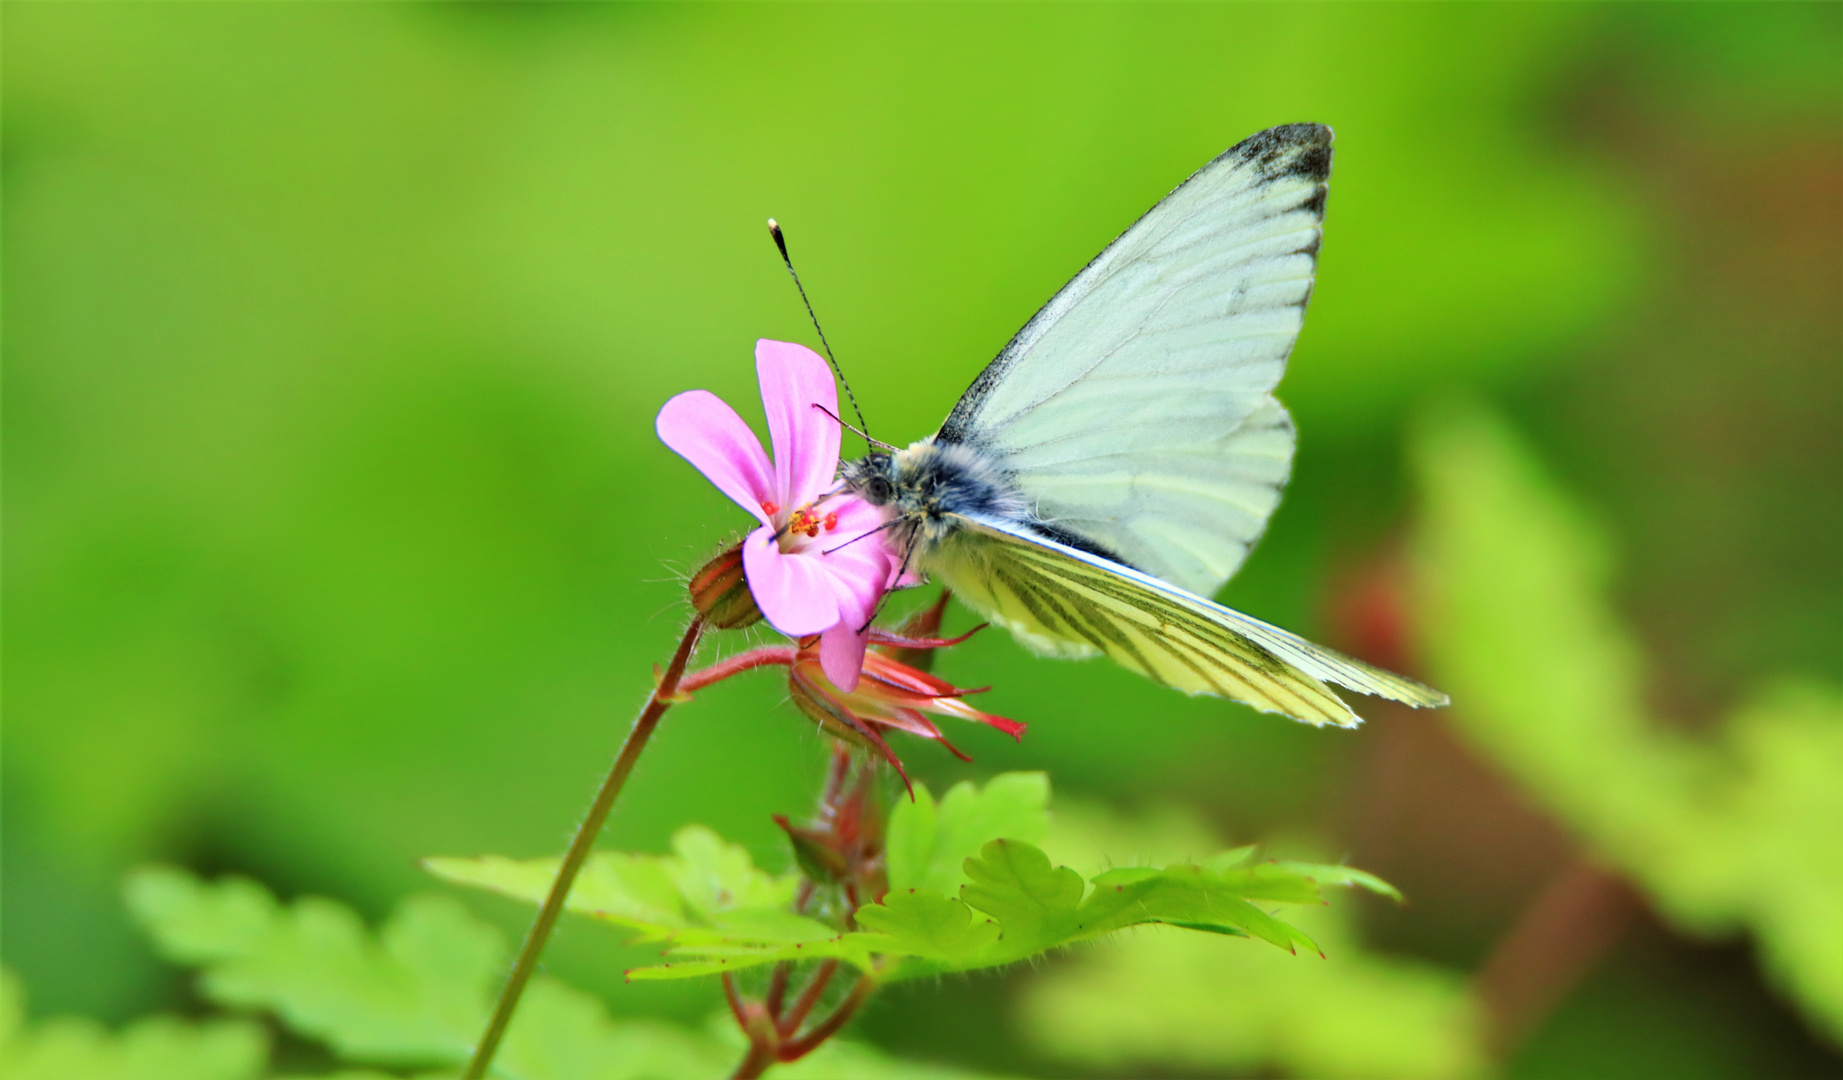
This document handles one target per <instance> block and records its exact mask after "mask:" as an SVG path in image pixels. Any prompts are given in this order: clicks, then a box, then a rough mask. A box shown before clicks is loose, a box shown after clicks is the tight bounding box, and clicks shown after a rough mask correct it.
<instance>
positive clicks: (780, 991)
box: [762, 960, 793, 1028]
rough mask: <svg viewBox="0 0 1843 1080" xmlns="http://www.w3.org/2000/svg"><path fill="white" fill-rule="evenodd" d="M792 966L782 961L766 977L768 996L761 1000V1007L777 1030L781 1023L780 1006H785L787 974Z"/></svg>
mask: <svg viewBox="0 0 1843 1080" xmlns="http://www.w3.org/2000/svg"><path fill="white" fill-rule="evenodd" d="M792 968H793V965H791V964H789V963H788V962H787V961H785V960H783V961H781V962H780V963H778V964H776V965H774V974H773V975H771V976H769V977H768V996H767V997H766V998H764V999H762V1005H763V1006H764V1007H765V1008H767V1010H768V1017H769V1019H771V1020H773V1021H774V1022H775V1026H776V1027H777V1028H778V1027H779V1026H780V1023H781V1006H783V1005H785V1004H787V973H788V972H789V971H791V970H792Z"/></svg>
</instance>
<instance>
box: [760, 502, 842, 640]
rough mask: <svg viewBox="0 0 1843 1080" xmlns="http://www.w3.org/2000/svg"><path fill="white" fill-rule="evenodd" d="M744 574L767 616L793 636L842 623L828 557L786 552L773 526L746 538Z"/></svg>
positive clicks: (785, 632) (764, 614) (780, 628)
mask: <svg viewBox="0 0 1843 1080" xmlns="http://www.w3.org/2000/svg"><path fill="white" fill-rule="evenodd" d="M742 573H743V576H744V577H745V578H746V579H747V580H748V583H749V592H750V593H751V594H753V595H754V597H755V606H756V607H759V608H761V609H762V617H763V618H765V619H767V620H768V624H769V625H770V626H772V627H774V628H775V629H776V630H779V631H780V632H781V633H783V634H786V635H787V636H788V637H791V638H798V637H805V636H806V635H808V634H817V633H819V632H820V631H822V630H825V629H827V628H828V627H831V626H832V625H834V624H835V623H837V622H838V618H839V614H838V599H837V595H838V589H837V587H836V586H835V585H833V583H832V578H831V575H830V574H828V573H827V572H826V568H825V566H824V564H823V563H822V561H821V560H819V559H817V558H814V557H813V556H811V555H788V554H783V553H782V551H781V548H780V545H779V544H778V543H776V542H775V539H774V529H773V528H772V527H763V528H760V529H756V530H755V531H754V532H752V533H750V534H749V537H748V539H747V540H745V541H743V545H742Z"/></svg>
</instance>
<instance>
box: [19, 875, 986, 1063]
mask: <svg viewBox="0 0 1843 1080" xmlns="http://www.w3.org/2000/svg"><path fill="white" fill-rule="evenodd" d="M681 857H683V858H684V859H685V863H684V868H690V867H698V868H701V869H702V870H703V871H708V872H710V873H711V874H712V877H711V879H710V880H711V881H713V882H716V883H717V884H716V885H713V886H711V887H709V888H705V889H703V890H702V895H703V896H704V897H705V898H706V899H707V900H709V901H711V902H712V903H713V905H716V906H720V904H721V893H722V892H723V891H724V890H725V889H732V888H733V889H735V892H734V893H732V895H746V896H748V898H749V899H751V900H752V901H759V900H760V899H762V894H760V893H754V894H750V893H749V892H748V890H749V889H750V888H752V887H753V884H759V880H758V879H756V878H754V877H753V876H752V874H753V873H754V871H752V870H751V869H750V868H748V867H746V865H744V864H739V863H738V862H737V861H736V860H735V859H734V857H733V852H732V851H731V850H730V849H729V848H728V847H727V846H726V845H721V844H714V845H713V844H706V843H703V842H702V840H698V839H694V840H693V842H692V843H690V844H687V845H685V849H684V850H682V851H681ZM512 865H517V864H512ZM726 883H727V884H726ZM752 883H753V884H752ZM775 887H776V888H778V885H777V886H775ZM674 888H675V889H682V891H681V892H679V893H678V894H677V895H680V896H683V895H685V894H687V893H689V894H692V895H698V894H699V887H697V886H694V885H692V884H690V883H688V882H684V881H683V880H682V879H680V880H679V881H678V883H677V884H675V885H674ZM128 895H129V903H130V907H131V910H132V911H133V912H134V914H135V915H136V917H137V918H138V919H140V920H141V922H142V923H143V925H145V926H146V927H147V929H148V930H149V931H150V932H151V933H152V935H153V937H154V940H155V944H156V945H157V946H158V947H159V948H160V950H161V951H162V952H163V953H165V954H166V955H167V956H168V957H170V958H172V959H175V960H179V961H181V962H185V963H192V964H202V965H203V966H204V973H203V974H204V979H203V982H202V986H203V989H204V993H205V996H206V997H207V998H208V999H210V1000H212V1001H215V1002H217V1003H218V1004H221V1005H226V1006H231V1007H235V1008H242V1009H250V1010H261V1011H264V1012H271V1013H274V1014H275V1015H276V1016H277V1017H278V1018H279V1019H281V1021H282V1022H283V1023H284V1024H285V1025H286V1026H288V1027H289V1028H291V1029H293V1030H294V1031H296V1032H298V1033H300V1034H302V1035H305V1036H308V1037H311V1038H315V1039H319V1040H322V1041H324V1042H325V1043H326V1044H327V1045H328V1047H330V1048H331V1049H332V1050H333V1052H334V1053H335V1054H336V1055H337V1056H338V1057H340V1058H342V1059H344V1060H347V1061H352V1062H359V1063H375V1064H388V1065H392V1066H396V1067H405V1066H407V1067H415V1068H434V1069H452V1068H456V1067H458V1066H460V1065H461V1064H462V1063H463V1062H465V1061H466V1060H467V1057H468V1056H469V1055H470V1054H471V1053H472V1049H473V1040H474V1039H476V1038H477V1037H478V1036H479V1034H480V1032H481V1030H482V1029H483V1028H484V1026H485V1021H486V1017H487V1013H488V1010H489V1007H490V1005H491V1002H492V996H491V995H492V993H493V992H494V991H495V990H496V988H497V981H498V979H499V978H500V977H501V976H502V975H503V974H504V970H505V960H506V957H507V950H506V946H505V943H504V941H503V940H502V939H501V938H500V937H499V935H498V933H497V931H495V930H494V929H493V928H492V927H490V926H488V925H486V924H485V923H482V922H480V921H478V920H476V919H474V918H473V917H472V916H470V915H468V914H467V913H466V912H465V911H464V910H463V909H461V907H460V906H459V905H458V904H456V903H455V902H454V900H453V899H451V898H448V897H421V898H411V899H410V900H408V901H405V902H404V904H403V905H402V906H401V907H400V908H399V909H398V912H397V914H396V915H395V916H393V917H392V918H391V920H390V921H389V922H388V923H386V924H385V926H384V928H383V930H382V931H381V932H380V933H378V934H376V935H373V934H371V933H370V932H369V931H367V930H366V929H365V928H364V926H363V925H362V924H361V923H360V922H359V920H358V919H357V917H356V916H355V915H353V913H352V912H351V911H350V910H348V909H346V908H344V907H342V906H340V905H338V904H334V903H332V902H331V901H327V900H320V899H314V898H309V899H306V900H302V901H299V902H297V903H295V904H292V905H282V904H279V903H277V902H276V901H275V898H274V897H272V896H271V895H269V893H268V892H267V891H265V890H263V889H262V888H261V887H260V886H257V885H255V884H253V883H250V882H247V881H240V880H235V879H232V880H227V881H223V882H217V883H205V882H201V881H199V880H198V879H196V878H193V877H191V876H190V875H187V874H185V873H183V872H181V871H178V870H172V869H167V868H152V869H147V870H142V871H139V872H137V873H136V874H135V875H133V877H132V878H131V879H130V881H129V883H128ZM7 994H8V996H7V997H6V998H5V1000H4V1001H3V1002H0V1005H4V1007H5V1010H7V1011H4V1012H0V1021H4V1022H0V1037H3V1039H4V1041H0V1053H3V1054H4V1056H0V1061H3V1062H4V1063H5V1064H6V1066H7V1070H8V1071H6V1073H5V1075H6V1076H7V1077H8V1080H12V1078H13V1077H14V1076H15V1075H17V1076H20V1077H29V1078H30V1080H114V1078H116V1077H120V1080H140V1078H142V1077H147V1078H148V1080H154V1078H155V1077H159V1078H162V1080H164V1078H165V1077H169V1076H172V1077H185V1078H186V1080H194V1078H196V1080H243V1078H244V1077H251V1076H255V1075H257V1074H258V1073H259V1071H260V1068H261V1064H262V1059H263V1057H264V1056H265V1053H264V1050H265V1048H264V1046H263V1044H262V1040H261V1038H260V1029H259V1028H256V1027H255V1026H254V1025H250V1024H247V1023H241V1022H238V1023H226V1024H220V1025H217V1026H214V1027H207V1028H201V1029H196V1031H197V1034H196V1035H195V1036H191V1037H192V1038H193V1041H194V1043H196V1044H197V1045H198V1046H201V1047H204V1048H205V1049H207V1050H212V1052H214V1053H216V1054H217V1055H218V1056H217V1058H214V1059H212V1060H219V1059H222V1060H228V1061H230V1062H231V1063H232V1064H236V1062H240V1061H244V1060H245V1059H247V1060H248V1061H249V1062H250V1064H249V1066H248V1068H245V1069H243V1071H234V1070H229V1071H226V1070H219V1071H212V1067H210V1066H209V1064H208V1063H207V1064H201V1065H198V1066H197V1067H193V1066H191V1065H189V1064H188V1065H184V1066H183V1067H180V1066H178V1065H176V1066H175V1067H174V1068H173V1069H170V1070H168V1071H166V1072H158V1073H154V1072H132V1071H117V1072H110V1071H107V1069H105V1068H104V1067H103V1064H107V1063H108V1062H112V1061H116V1060H118V1059H120V1058H121V1054H120V1053H117V1052H116V1051H115V1050H112V1049H110V1048H109V1047H108V1046H106V1045H103V1046H102V1049H100V1050H98V1049H96V1045H99V1044H98V1039H99V1035H97V1034H96V1033H95V1032H92V1031H90V1029H88V1028H85V1029H84V1032H87V1034H83V1037H82V1039H79V1040H75V1041H76V1042H77V1043H81V1044H82V1045H80V1046H79V1047H78V1049H79V1050H81V1051H82V1053H85V1054H88V1055H89V1056H87V1057H83V1056H78V1057H69V1056H68V1055H66V1057H64V1058H57V1059H55V1060H56V1061H64V1060H74V1061H78V1062H80V1063H98V1062H100V1063H103V1064H95V1065H94V1066H93V1067H91V1065H90V1064H85V1065H84V1067H83V1068H79V1069H76V1070H75V1071H72V1070H70V1069H66V1070H65V1071H61V1072H59V1071H43V1070H41V1071H37V1072H18V1073H15V1072H14V1071H12V1069H13V1068H14V1067H15V1065H16V1063H18V1062H20V1061H26V1062H28V1063H31V1062H37V1061H40V1060H41V1059H42V1058H43V1054H42V1053H40V1051H38V1050H35V1049H33V1048H34V1047H36V1046H38V1045H39V1043H40V1042H43V1041H44V1040H45V1039H46V1038H47V1037H48V1036H45V1035H41V1034H38V1033H34V1034H33V1035H31V1036H27V1037H25V1038H24V1040H23V1041H22V1037H21V1036H20V1035H19V1034H18V1032H17V1030H16V1029H17V1027H18V1022H17V1018H18V1012H19V1009H18V1005H17V996H16V994H15V993H14V992H13V991H12V990H11V989H10V988H9V989H8V991H7ZM724 1023H725V1024H728V1021H727V1019H726V1020H725V1021H724ZM141 1030H142V1029H141V1028H140V1027H137V1028H133V1029H130V1034H132V1033H134V1032H139V1031H141ZM147 1030H148V1032H151V1034H145V1035H138V1036H135V1038H137V1039H139V1040H140V1042H137V1043H134V1044H133V1045H135V1046H140V1045H142V1044H146V1045H152V1046H155V1047H156V1048H158V1047H159V1046H167V1047H172V1046H180V1045H182V1043H181V1042H176V1041H175V1039H176V1036H174V1035H173V1034H172V1033H173V1032H174V1031H176V1030H179V1029H178V1028H177V1025H172V1024H168V1023H166V1022H164V1021H161V1022H157V1023H154V1025H153V1026H151V1027H148V1028H147ZM185 1030H186V1031H192V1030H194V1029H185ZM59 1038H61V1039H63V1042H60V1043H58V1044H57V1045H59V1046H64V1045H66V1044H71V1043H72V1042H73V1039H72V1037H70V1036H67V1035H61V1036H59ZM238 1039H241V1040H243V1042H241V1043H238V1042H237V1040H238ZM34 1040H38V1041H37V1042H35V1041H34ZM84 1040H87V1042H85V1041H84ZM162 1040H164V1041H162ZM121 1042H122V1045H123V1046H128V1045H129V1042H130V1040H129V1038H128V1036H127V1035H124V1037H123V1039H122V1040H121ZM46 1045H50V1044H49V1043H47V1044H46ZM239 1046H243V1047H246V1048H247V1047H249V1046H253V1047H254V1050H253V1051H249V1052H248V1053H245V1055H244V1057H243V1058H237V1057H235V1055H234V1054H231V1055H229V1056H227V1050H226V1048H227V1047H228V1048H230V1049H231V1050H235V1049H236V1048H237V1047H239ZM22 1047H24V1048H25V1049H23V1050H22V1049H21V1048H22ZM85 1047H88V1049H85ZM27 1051H31V1052H32V1053H40V1056H39V1057H25V1056H22V1055H24V1054H26V1053H27ZM743 1051H744V1047H743V1045H742V1043H741V1040H740V1036H739V1035H737V1033H736V1032H735V1030H734V1028H733V1026H730V1027H727V1028H723V1027H719V1028H718V1029H717V1030H716V1031H714V1032H712V1031H699V1030H689V1029H685V1028H680V1027H676V1026H674V1025H670V1024H664V1023H658V1022H652V1021H628V1022H621V1023H616V1022H614V1021H612V1020H610V1019H609V1018H608V1015H607V1012H606V1010H605V1009H604V1008H603V1006H602V1004H601V1003H600V1002H599V1001H597V1000H596V999H594V998H593V997H590V996H589V995H587V994H583V993H580V992H578V991H576V990H572V989H570V988H569V987H567V986H565V985H563V984H562V983H560V982H557V981H556V980H554V979H550V978H546V977H544V976H538V977H537V978H534V979H533V980H532V981H531V983H530V985H529V987H528V988H527V990H526V992H525V997H524V1000H523V1002H522V1003H521V1004H520V1006H519V1010H518V1015H517V1018H516V1019H515V1020H514V1021H513V1023H512V1027H511V1030H510V1031H509V1032H508V1033H507V1035H506V1039H505V1042H504V1044H503V1045H502V1047H501V1049H500V1053H499V1057H498V1059H497V1061H496V1063H495V1065H494V1074H495V1075H497V1076H500V1077H505V1078H510V1080H585V1078H588V1080H678V1078H681V1077H682V1078H689V1080H702V1078H709V1080H718V1078H720V1077H723V1076H727V1075H729V1073H730V1072H731V1071H732V1070H733V1069H734V1068H735V1065H736V1063H737V1062H738V1061H739V1060H741V1058H742V1055H743ZM239 1052H241V1051H239ZM110 1053H114V1054H115V1056H114V1057H110V1056H108V1054H110ZM144 1056H145V1055H144ZM124 1060H125V1059H124ZM134 1060H141V1059H140V1058H136V1059H134ZM148 1060H158V1061H173V1062H181V1061H182V1059H181V1058H179V1057H175V1056H172V1055H169V1056H168V1057H164V1058H149V1059H148ZM183 1060H185V1061H189V1060H190V1059H183ZM199 1060H201V1061H204V1060H205V1059H204V1058H200V1059H199ZM35 1067H36V1066H35ZM111 1067H113V1066H111ZM239 1067H241V1066H239ZM345 1075H350V1076H353V1077H354V1078H356V1076H357V1074H345ZM777 1075H785V1076H787V1077H789V1078H790V1080H798V1078H802V1077H804V1078H806V1080H847V1078H856V1077H866V1078H871V1077H880V1078H884V1080H909V1078H914V1080H928V1078H946V1077H952V1076H961V1075H964V1074H959V1073H954V1072H952V1071H950V1070H941V1069H934V1068H930V1067H927V1066H910V1065H907V1064H904V1063H901V1062H896V1061H892V1060H890V1059H889V1058H886V1057H884V1056H883V1055H881V1054H879V1053H877V1052H876V1051H875V1050H872V1049H869V1048H866V1047H861V1046H854V1045H852V1044H850V1043H839V1042H837V1041H836V1040H834V1041H833V1042H831V1043H828V1044H827V1045H826V1046H824V1047H822V1048H821V1049H820V1050H818V1051H816V1052H815V1053H814V1054H813V1055H811V1057H810V1058H808V1059H806V1060H804V1061H802V1062H801V1063H799V1065H797V1066H794V1067H789V1068H787V1069H786V1070H784V1071H782V1070H777Z"/></svg>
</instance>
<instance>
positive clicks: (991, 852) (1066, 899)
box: [960, 840, 1085, 957]
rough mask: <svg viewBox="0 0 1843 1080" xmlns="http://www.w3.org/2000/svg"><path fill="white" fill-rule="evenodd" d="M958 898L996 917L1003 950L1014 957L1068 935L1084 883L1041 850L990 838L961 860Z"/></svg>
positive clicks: (1053, 944) (1057, 942)
mask: <svg viewBox="0 0 1843 1080" xmlns="http://www.w3.org/2000/svg"><path fill="white" fill-rule="evenodd" d="M966 876H967V878H968V879H969V882H968V884H967V885H965V886H963V887H962V888H961V889H960V898H961V899H963V900H965V901H966V903H967V906H969V907H972V908H976V909H978V910H980V911H983V912H985V913H986V914H988V915H991V916H992V917H993V918H995V919H997V920H998V924H999V926H1001V927H1002V928H1003V930H1004V935H1003V936H1004V941H1005V949H1004V951H1005V952H1006V953H1014V954H1016V955H1017V956H1019V957H1023V956H1029V955H1032V954H1034V953H1039V952H1043V951H1044V950H1046V949H1052V948H1054V947H1056V946H1057V945H1060V944H1062V943H1063V942H1065V941H1068V940H1070V939H1072V938H1074V937H1075V936H1076V934H1077V929H1078V923H1077V914H1076V909H1077V907H1079V906H1080V904H1081V899H1082V893H1083V892H1084V888H1085V887H1084V885H1083V883H1082V879H1081V875H1080V874H1077V873H1076V872H1075V871H1073V870H1071V869H1069V868H1068V867H1066V866H1053V865H1051V863H1050V861H1049V856H1047V855H1045V854H1043V851H1042V850H1041V849H1040V848H1038V847H1036V846H1034V845H1032V844H1026V843H1024V842H1022V841H1020V840H994V841H992V842H991V843H989V844H987V845H986V846H985V847H984V848H983V849H982V850H981V851H980V853H979V857H978V858H976V859H968V860H966Z"/></svg>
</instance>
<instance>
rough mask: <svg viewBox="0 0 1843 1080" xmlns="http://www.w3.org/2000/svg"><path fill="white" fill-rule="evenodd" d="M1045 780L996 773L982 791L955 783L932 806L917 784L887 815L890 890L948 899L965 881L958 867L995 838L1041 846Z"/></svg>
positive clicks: (1045, 823) (1046, 794)
mask: <svg viewBox="0 0 1843 1080" xmlns="http://www.w3.org/2000/svg"><path fill="white" fill-rule="evenodd" d="M1048 806H1049V778H1048V777H1047V776H1046V775H1044V774H1043V773H1001V774H1000V775H998V776H995V777H993V778H992V779H990V780H988V781H986V784H985V786H984V787H983V788H979V787H975V786H973V785H972V784H971V783H969V782H964V781H963V782H961V783H959V784H955V785H954V786H953V788H952V789H950V790H949V791H948V792H947V795H946V797H945V798H943V799H942V800H941V802H940V804H939V805H938V806H937V805H936V804H935V803H934V801H933V799H932V798H931V797H930V796H928V795H927V793H926V792H925V790H924V789H923V788H922V786H921V785H919V784H918V785H916V793H915V801H914V802H899V803H897V804H896V809H895V811H894V812H893V813H892V814H891V815H890V827H889V839H888V842H887V845H886V850H887V855H886V859H887V861H888V867H889V881H890V888H891V889H893V890H902V889H932V890H934V891H935V892H938V893H940V894H942V895H943V896H948V895H952V894H953V892H954V891H955V890H956V889H958V888H959V887H960V886H961V885H962V884H964V883H965V882H966V876H965V874H964V871H963V863H964V862H965V861H966V860H967V859H968V858H971V857H973V856H974V855H977V854H978V853H979V852H980V850H981V849H982V848H983V847H984V846H985V845H986V844H987V843H989V842H991V841H993V840H998V839H1004V838H1008V839H1012V840H1022V841H1024V842H1026V843H1030V844H1036V843H1041V842H1042V840H1043V836H1044V834H1045V833H1046V832H1047V831H1048V829H1049V810H1048Z"/></svg>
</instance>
